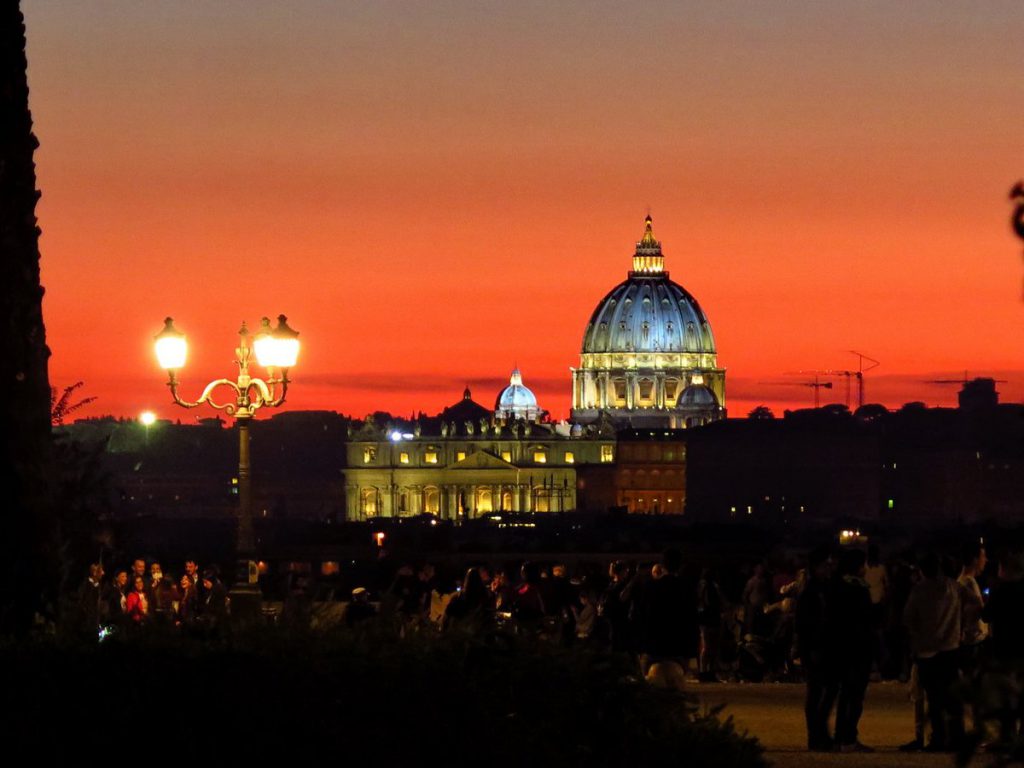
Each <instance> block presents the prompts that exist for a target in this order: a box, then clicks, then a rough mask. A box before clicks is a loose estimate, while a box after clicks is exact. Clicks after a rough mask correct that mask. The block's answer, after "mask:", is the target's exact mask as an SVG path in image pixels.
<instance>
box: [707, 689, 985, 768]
mask: <svg viewBox="0 0 1024 768" xmlns="http://www.w3.org/2000/svg"><path fill="white" fill-rule="evenodd" d="M694 688H695V689H696V691H697V693H698V694H699V695H700V697H701V699H702V700H703V701H704V703H705V704H706V705H707V706H714V705H717V704H725V705H726V709H725V714H731V715H732V716H733V718H734V720H735V722H736V724H737V725H738V726H739V728H740V729H741V730H742V729H746V730H748V731H749V732H750V733H752V734H754V735H755V736H757V737H758V738H759V739H760V740H761V743H762V744H763V745H764V746H765V748H766V749H767V750H768V758H769V760H771V762H772V764H773V765H776V766H778V767H779V768H811V767H812V766H843V768H854V767H855V766H873V767H875V768H877V767H880V766H899V768H916V767H917V766H922V767H924V766H927V767H928V768H931V767H932V766H935V767H936V768H938V767H939V766H941V768H950V766H952V765H953V759H952V757H951V756H949V755H932V754H922V753H912V754H904V753H901V752H898V751H897V750H896V747H897V746H898V745H900V744H903V743H905V742H907V741H909V740H910V739H911V738H912V737H913V735H914V715H913V708H912V705H911V704H910V702H909V701H908V700H907V689H906V686H905V685H901V684H899V683H877V684H873V685H871V687H870V688H869V689H868V695H867V699H866V701H865V706H864V716H863V717H862V718H861V722H860V737H861V741H862V742H863V743H864V744H867V745H869V746H872V747H875V749H877V750H878V751H877V752H875V753H874V754H855V755H854V754H846V755H840V754H835V755H833V754H821V753H810V752H807V750H806V748H805V747H806V743H807V742H806V738H807V737H806V731H805V729H804V713H803V693H804V689H803V686H801V685H793V684H788V683H764V684H760V685H754V684H739V683H716V684H701V685H695V686H694ZM978 764H980V763H972V765H978Z"/></svg>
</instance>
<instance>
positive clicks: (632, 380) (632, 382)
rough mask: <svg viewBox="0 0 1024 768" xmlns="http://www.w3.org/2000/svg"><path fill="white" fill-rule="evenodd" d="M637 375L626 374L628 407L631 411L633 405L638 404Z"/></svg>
mask: <svg viewBox="0 0 1024 768" xmlns="http://www.w3.org/2000/svg"><path fill="white" fill-rule="evenodd" d="M635 389H636V374H633V373H627V374H626V407H627V408H629V409H632V408H633V403H634V402H636V392H635V391H634V390H635Z"/></svg>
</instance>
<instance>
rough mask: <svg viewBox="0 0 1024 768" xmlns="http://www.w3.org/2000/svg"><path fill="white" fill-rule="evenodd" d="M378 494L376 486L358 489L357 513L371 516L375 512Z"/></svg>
mask: <svg viewBox="0 0 1024 768" xmlns="http://www.w3.org/2000/svg"><path fill="white" fill-rule="evenodd" d="M377 501H378V494H377V489H376V488H372V487H371V488H360V489H359V513H360V515H362V516H363V517H373V516H374V515H376V514H377Z"/></svg>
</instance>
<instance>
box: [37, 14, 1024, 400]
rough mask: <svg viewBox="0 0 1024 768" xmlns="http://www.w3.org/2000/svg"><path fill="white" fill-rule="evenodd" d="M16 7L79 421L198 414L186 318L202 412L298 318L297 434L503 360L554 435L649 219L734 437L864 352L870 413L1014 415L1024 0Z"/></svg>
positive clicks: (53, 332)
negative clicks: (996, 403) (708, 350)
mask: <svg viewBox="0 0 1024 768" xmlns="http://www.w3.org/2000/svg"><path fill="white" fill-rule="evenodd" d="M24 5H25V6H26V7H25V13H26V20H27V25H28V38H29V81H30V86H31V88H32V92H31V100H32V101H31V106H32V110H33V115H34V118H35V122H36V132H37V135H38V137H39V139H40V141H41V147H40V149H39V151H38V152H37V155H36V161H37V166H38V176H39V184H40V188H41V189H42V191H43V197H42V200H41V203H40V206H39V218H40V225H41V227H42V229H43V237H42V242H41V245H42V252H43V280H44V284H45V285H46V288H47V294H46V299H45V304H44V312H45V318H46V324H47V332H48V339H49V343H50V346H51V348H52V350H53V358H52V361H51V369H50V376H51V380H52V381H53V383H54V384H56V385H58V386H64V385H67V384H70V383H73V382H74V381H77V380H79V379H81V380H84V381H85V387H84V390H83V392H84V394H86V395H93V396H96V397H97V401H96V402H95V403H94V404H93V405H92V406H90V407H89V408H88V409H87V410H85V411H83V413H85V414H87V415H97V414H101V413H114V414H118V415H135V414H137V413H138V412H139V411H140V410H142V409H144V408H152V409H155V410H157V412H158V413H159V414H160V415H162V416H166V417H174V418H178V417H184V416H185V414H184V413H181V412H180V411H179V410H178V409H175V408H174V407H173V406H172V405H171V404H170V403H169V401H168V396H167V393H166V389H165V387H164V386H163V380H164V379H163V374H162V372H161V371H159V370H158V369H157V367H156V365H155V362H154V359H153V356H152V351H151V341H152V336H153V334H155V333H156V332H157V331H158V330H159V329H160V326H161V320H162V318H163V317H164V316H165V315H168V314H170V315H173V316H174V318H175V320H176V322H177V324H178V326H179V327H180V328H181V329H182V330H184V331H185V332H186V333H188V334H189V338H190V342H191V347H190V349H191V360H190V365H189V366H188V368H186V370H185V372H184V379H185V383H186V385H187V386H190V387H191V388H192V389H191V391H192V392H194V393H198V391H199V389H201V386H202V385H203V384H204V383H205V382H206V381H207V380H209V379H211V378H215V377H219V376H224V375H230V373H231V371H232V367H231V359H232V350H233V348H234V343H235V337H234V332H235V330H236V329H237V327H238V325H239V322H240V321H241V320H242V319H243V318H247V319H249V321H250V322H251V323H255V322H257V321H258V319H259V317H260V316H261V315H264V314H266V315H276V314H278V313H280V312H284V313H285V314H287V315H288V316H289V318H290V321H291V323H292V325H293V326H294V327H295V328H297V329H298V330H299V331H300V332H301V333H302V337H301V338H302V340H303V342H304V346H303V350H302V355H301V359H300V364H299V366H298V367H297V368H296V369H295V370H294V372H293V378H294V386H293V390H292V395H291V397H290V406H289V407H291V408H326V409H333V410H339V411H342V412H346V413H352V414H355V415H362V414H365V413H366V412H368V411H370V410H374V409H383V410H392V411H394V412H396V413H408V412H410V411H412V410H420V409H422V410H424V411H427V412H434V411H436V410H438V409H439V408H440V407H442V406H443V405H445V404H448V403H450V402H452V401H454V400H456V399H457V398H458V397H459V396H460V393H461V390H462V387H463V385H464V383H466V382H469V383H470V384H471V385H473V387H474V394H475V396H476V398H477V399H478V400H480V401H481V402H489V401H492V400H493V398H494V396H495V395H496V393H497V391H498V388H499V386H500V384H501V382H502V381H503V380H504V379H505V377H507V375H508V371H509V370H510V369H511V367H512V366H513V364H514V363H516V362H518V364H519V366H520V367H521V368H522V371H523V376H524V379H525V383H526V384H527V385H528V386H531V387H533V389H534V390H535V391H536V392H537V393H538V395H539V398H540V401H541V405H542V406H544V407H546V408H548V409H550V410H551V411H552V413H553V414H554V415H556V416H564V415H567V413H568V408H569V398H570V378H569V371H568V369H569V366H571V365H575V364H576V363H577V362H578V353H579V345H580V341H581V337H582V333H583V328H584V326H585V324H586V322H587V319H588V317H589V315H590V312H591V311H592V310H593V307H594V305H595V304H596V303H597V301H598V300H599V299H600V298H601V297H602V296H603V295H604V293H605V292H606V291H607V290H608V289H610V288H611V287H612V286H613V285H614V284H615V283H617V282H619V281H620V280H622V279H623V278H624V277H625V274H626V271H627V270H628V268H629V264H630V257H631V255H632V251H633V244H634V242H635V241H636V240H637V239H638V238H639V237H640V234H641V231H642V219H643V217H644V215H645V214H646V213H647V211H648V210H650V211H651V213H652V215H653V217H654V222H655V232H656V233H657V235H658V237H659V238H660V239H661V241H662V243H663V245H664V250H665V254H666V265H667V267H668V269H669V270H670V272H671V275H672V278H673V279H675V280H676V281H678V282H680V283H681V284H682V285H683V286H685V287H686V288H687V289H688V290H689V291H690V292H692V293H693V294H694V295H695V296H696V297H697V298H698V299H699V301H700V302H701V304H702V306H703V307H704V309H705V311H706V312H707V314H708V316H709V318H710V320H711V324H712V328H713V329H714V332H715V336H716V340H717V342H718V349H719V361H720V363H721V364H723V365H724V366H725V367H726V368H727V369H728V395H729V402H728V406H729V409H730V413H731V414H733V415H742V414H744V413H746V412H747V411H748V410H749V409H750V408H752V407H753V406H755V405H758V404H760V403H767V404H769V405H772V406H774V407H775V408H777V409H782V408H785V407H793V406H800V405H809V404H810V402H811V400H812V394H811V390H810V389H809V388H805V387H800V386H780V385H775V384H773V383H774V382H780V381H786V380H793V381H799V380H800V378H801V377H799V376H786V375H784V374H785V373H786V372H789V371H797V370H804V369H815V368H847V367H851V366H854V365H855V358H853V356H852V355H850V354H849V353H848V350H851V349H857V350H861V351H863V352H865V353H867V354H869V355H871V356H872V357H874V358H877V359H879V360H881V361H882V366H881V367H880V368H878V369H877V370H876V371H874V372H873V373H872V374H869V376H870V377H871V378H869V382H868V400H869V401H878V400H881V401H882V402H884V403H886V404H887V405H890V406H896V405H899V404H901V403H902V402H905V401H908V400H924V401H926V402H929V403H930V404H934V405H943V404H945V405H948V404H952V403H954V402H955V395H956V389H957V388H956V387H955V386H939V385H933V384H926V383H924V380H927V379H935V378H951V377H962V376H963V372H964V370H968V371H969V373H970V375H992V376H996V377H997V378H1002V379H1007V380H1008V381H1007V382H1006V383H1002V384H1000V385H999V389H1000V391H1001V392H1002V396H1003V399H1004V400H1014V401H1020V400H1022V399H1024V359H1022V355H1024V341H1022V340H1024V333H1022V329H1024V302H1022V297H1021V280H1022V277H1024V263H1022V261H1021V258H1020V255H1021V247H1020V244H1019V242H1017V241H1015V240H1014V239H1013V237H1012V235H1011V233H1010V229H1009V226H1008V221H1009V212H1010V206H1009V203H1008V200H1007V192H1008V190H1009V188H1010V186H1011V185H1012V183H1013V182H1014V181H1016V179H1017V178H1018V177H1020V176H1022V175H1024V152H1022V148H1024V133H1022V130H1021V126H1024V79H1022V78H1021V77H1020V66H1019V56H1017V55H1016V52H1017V51H1018V49H1019V43H1020V40H1021V39H1024V14H1021V13H1020V5H1019V2H1018V1H1017V0H1013V2H989V3H985V4H969V5H966V4H965V5H960V4H943V5H939V4H934V3H916V2H905V3H899V4H891V3H848V4H839V3H819V2H813V3H796V2H794V3H785V4H778V3H775V4H751V3H749V2H717V3H713V4H707V3H693V4H686V3H645V4H624V3H603V2H586V3H583V2H580V3H562V4H559V3H554V2H517V3H456V2H431V3H392V2H373V3H365V4H356V3H352V4H349V3H334V2H327V0H322V1H321V2H312V1H305V0H303V1H300V0H292V2H289V3H280V2H274V3H271V2H263V1H262V0H245V2H241V1H240V0H239V1H237V2H235V1H231V2H229V1H228V0H219V2H217V3H166V2H155V1H154V2H143V1H142V0H131V1H130V2H88V1H87V0H76V2H75V3H67V2H63V1H62V0H33V2H30V3H25V4H24ZM947 6H948V7H947ZM825 395H826V398H829V397H830V398H831V400H833V401H843V400H844V399H845V393H844V390H843V385H842V383H841V382H837V385H836V389H834V390H833V391H832V392H831V393H825ZM203 415H209V414H206V413H204V414H203Z"/></svg>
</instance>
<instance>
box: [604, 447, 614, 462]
mask: <svg viewBox="0 0 1024 768" xmlns="http://www.w3.org/2000/svg"><path fill="white" fill-rule="evenodd" d="M614 457H615V454H614V453H613V451H612V447H611V446H610V445H602V446H601V461H604V462H609V461H612V460H613V459H614Z"/></svg>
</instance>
